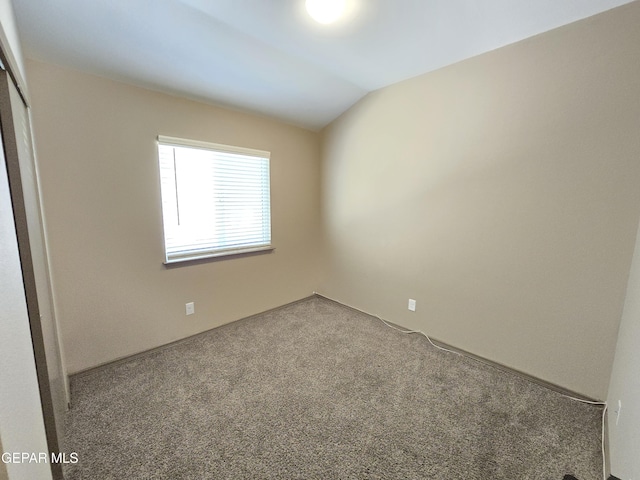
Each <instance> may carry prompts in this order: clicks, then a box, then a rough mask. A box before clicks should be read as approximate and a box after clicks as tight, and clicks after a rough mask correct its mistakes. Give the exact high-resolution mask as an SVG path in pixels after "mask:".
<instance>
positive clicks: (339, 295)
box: [320, 2, 640, 399]
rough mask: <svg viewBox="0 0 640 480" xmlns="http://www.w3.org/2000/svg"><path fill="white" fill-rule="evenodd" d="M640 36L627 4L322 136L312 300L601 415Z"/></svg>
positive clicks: (637, 15) (636, 203)
mask: <svg viewBox="0 0 640 480" xmlns="http://www.w3.org/2000/svg"><path fill="white" fill-rule="evenodd" d="M638 25H640V2H635V3H633V4H630V5H627V6H624V7H621V8H619V9H616V10H613V11H610V12H607V13H604V14H602V15H599V16H596V17H592V18H590V19H587V20H585V21H581V22H578V23H575V24H572V25H569V26H567V27H564V28H561V29H558V30H555V31H552V32H549V33H546V34H543V35H541V36H538V37H534V38H532V39H529V40H526V41H523V42H520V43H518V44H515V45H512V46H509V47H506V48H503V49H500V50H496V51H494V52H490V53H488V54H485V55H482V56H480V57H476V58H474V59H471V60H468V61H464V62H461V63H459V64H456V65H453V66H450V67H448V68H444V69H442V70H440V71H437V72H434V73H430V74H426V75H423V76H420V77H417V78H414V79H411V80H408V81H405V82H402V83H399V84H396V85H394V86H391V87H388V88H385V89H382V90H379V91H377V92H374V93H372V94H369V95H368V96H367V97H366V98H365V99H363V100H362V101H361V102H359V103H358V104H357V105H356V106H354V107H353V108H351V109H350V110H349V111H348V112H347V113H345V114H344V115H342V117H340V118H339V119H338V120H337V121H335V122H334V123H333V124H331V125H330V126H329V127H328V128H327V129H326V131H325V142H324V145H323V150H324V154H323V165H324V166H323V192H324V197H323V198H324V201H323V216H324V222H325V236H326V242H327V251H328V252H329V253H330V258H329V262H328V264H327V271H328V276H327V279H326V281H325V282H324V284H323V286H322V288H321V290H320V291H321V292H322V293H325V294H326V295H328V296H330V297H333V298H336V299H338V300H340V301H343V302H345V303H347V304H350V305H352V306H355V307H358V308H361V309H363V310H365V311H368V312H371V313H376V314H379V315H380V316H382V317H384V318H386V319H389V320H391V321H393V322H397V323H400V324H402V325H405V326H408V327H412V328H420V329H422V330H424V331H425V332H426V333H428V334H431V335H432V336H433V337H434V338H437V339H440V340H442V341H445V342H448V343H450V344H452V345H455V346H457V347H459V348H462V349H465V350H468V351H470V352H472V353H474V354H477V355H480V356H483V357H486V358H489V359H491V360H493V361H497V362H500V363H503V364H505V365H508V366H510V367H512V368H515V369H518V370H521V371H524V372H527V373H529V374H532V375H534V376H537V377H539V378H542V379H544V380H547V381H550V382H553V383H556V384H559V385H561V386H563V387H565V388H568V389H571V390H574V391H576V392H580V393H583V394H586V395H589V396H592V397H597V398H600V399H604V398H605V397H606V393H607V385H608V379H609V374H610V371H611V365H612V360H613V353H614V348H615V341H616V335H617V330H618V324H619V321H620V315H621V312H622V305H623V299H624V295H625V287H626V281H627V277H628V274H629V265H630V261H631V255H632V251H633V245H634V237H635V232H636V227H637V226H638V215H639V213H640V188H638V186H639V185H640V135H639V134H638V133H639V132H640V83H639V82H638V79H639V78H640V61H639V60H638V45H640V29H638ZM425 48H428V47H427V46H425ZM408 298H414V299H416V300H417V311H416V312H415V313H411V312H409V311H408V310H407V299H408Z"/></svg>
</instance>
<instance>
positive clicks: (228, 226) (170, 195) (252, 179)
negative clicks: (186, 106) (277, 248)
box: [158, 136, 272, 263]
mask: <svg viewBox="0 0 640 480" xmlns="http://www.w3.org/2000/svg"><path fill="white" fill-rule="evenodd" d="M269 156H270V154H269V152H263V151H259V150H251V149H248V148H240V147H231V146H228V145H218V144H214V143H205V142H197V141H193V140H182V139H179V138H171V137H163V136H159V137H158V157H159V161H160V183H161V193H162V217H163V224H164V247H165V263H174V262H180V261H185V260H194V259H199V258H207V257H215V256H222V255H231V254H236V253H248V252H255V251H260V250H269V249H271V248H272V247H271V206H270V203H271V202H270V192H269Z"/></svg>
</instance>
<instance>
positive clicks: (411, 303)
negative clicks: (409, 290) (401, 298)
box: [408, 298, 416, 312]
mask: <svg viewBox="0 0 640 480" xmlns="http://www.w3.org/2000/svg"><path fill="white" fill-rule="evenodd" d="M408 308H409V310H411V311H412V312H415V311H416V301H415V300H414V299H413V298H410V299H409V307H408Z"/></svg>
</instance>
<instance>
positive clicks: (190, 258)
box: [163, 245, 275, 266]
mask: <svg viewBox="0 0 640 480" xmlns="http://www.w3.org/2000/svg"><path fill="white" fill-rule="evenodd" d="M274 250H275V247H273V246H271V245H266V246H262V247H256V248H238V249H234V250H224V251H218V252H210V253H201V254H195V255H184V256H176V257H174V258H171V259H167V260H165V261H164V262H163V263H164V264H165V265H167V266H171V265H176V264H182V263H187V262H195V261H199V260H215V259H219V260H224V259H225V258H229V257H235V256H244V255H253V254H259V253H271V252H273V251H274Z"/></svg>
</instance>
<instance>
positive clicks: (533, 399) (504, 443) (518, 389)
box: [65, 297, 602, 480]
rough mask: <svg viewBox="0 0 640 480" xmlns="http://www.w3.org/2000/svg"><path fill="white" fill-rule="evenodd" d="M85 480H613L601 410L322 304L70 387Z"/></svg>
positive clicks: (70, 424) (103, 371)
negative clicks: (572, 479)
mask: <svg viewBox="0 0 640 480" xmlns="http://www.w3.org/2000/svg"><path fill="white" fill-rule="evenodd" d="M72 401H73V406H72V409H71V410H70V412H69V413H68V416H67V418H66V430H67V438H66V440H65V450H66V451H67V452H71V451H74V452H77V453H78V457H79V462H78V463H77V464H75V465H68V466H67V467H66V471H65V473H66V476H67V478H68V479H69V480H79V479H100V480H108V479H118V480H123V479H127V480H135V479H198V480H202V479H403V480H406V479H469V480H471V479H477V480H480V479H505V480H507V479H509V480H513V479H519V480H541V479H545V480H546V479H558V480H561V479H562V478H563V476H564V475H565V474H573V475H575V476H576V477H577V478H579V479H580V480H598V479H600V478H601V471H602V464H601V453H600V421H601V412H602V410H601V408H600V407H597V406H590V405H585V404H581V403H578V402H575V401H572V400H569V399H567V398H565V397H563V396H562V395H560V394H558V393H556V392H554V391H551V390H549V389H546V388H544V387H542V386H540V385H537V384H534V383H531V382H529V381H527V380H526V379H524V378H522V377H520V376H518V375H515V374H510V373H505V372H503V371H500V370H498V369H496V368H493V367H491V366H488V365H485V364H483V363H480V362H478V361H475V360H472V359H468V358H464V357H460V356H457V355H453V354H449V353H446V352H442V351H440V350H437V349H435V348H434V347H432V346H431V345H430V344H429V343H428V342H427V340H426V339H425V338H424V337H422V336H418V335H403V334H401V333H399V332H397V331H394V330H393V329H391V328H389V327H387V326H385V325H384V324H382V322H380V321H379V320H378V319H375V318H373V317H370V316H367V315H365V314H362V313H359V312H356V311H354V310H352V309H349V308H346V307H343V306H341V305H338V304H336V303H334V302H331V301H329V300H326V299H323V298H318V297H313V298H310V299H307V300H304V301H302V302H299V303H295V304H292V305H289V306H285V307H283V308H280V309H277V310H274V311H270V312H267V313H264V314H261V315H258V316H255V317H252V318H249V319H245V320H241V321H238V322H235V323H232V324H229V325H226V326H223V327H220V328H217V329H214V330H211V331H209V332H206V333H204V334H201V335H199V336H196V337H193V338H190V339H188V340H186V341H183V342H179V343H177V344H173V345H171V346H168V347H166V348H163V349H160V350H156V351H153V352H150V353H149V354H147V355H144V356H138V357H134V358H132V359H131V360H129V361H126V362H119V363H116V364H113V365H109V366H106V367H102V368H100V369H96V370H93V371H91V372H88V373H85V374H82V375H78V376H75V377H74V378H72Z"/></svg>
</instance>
